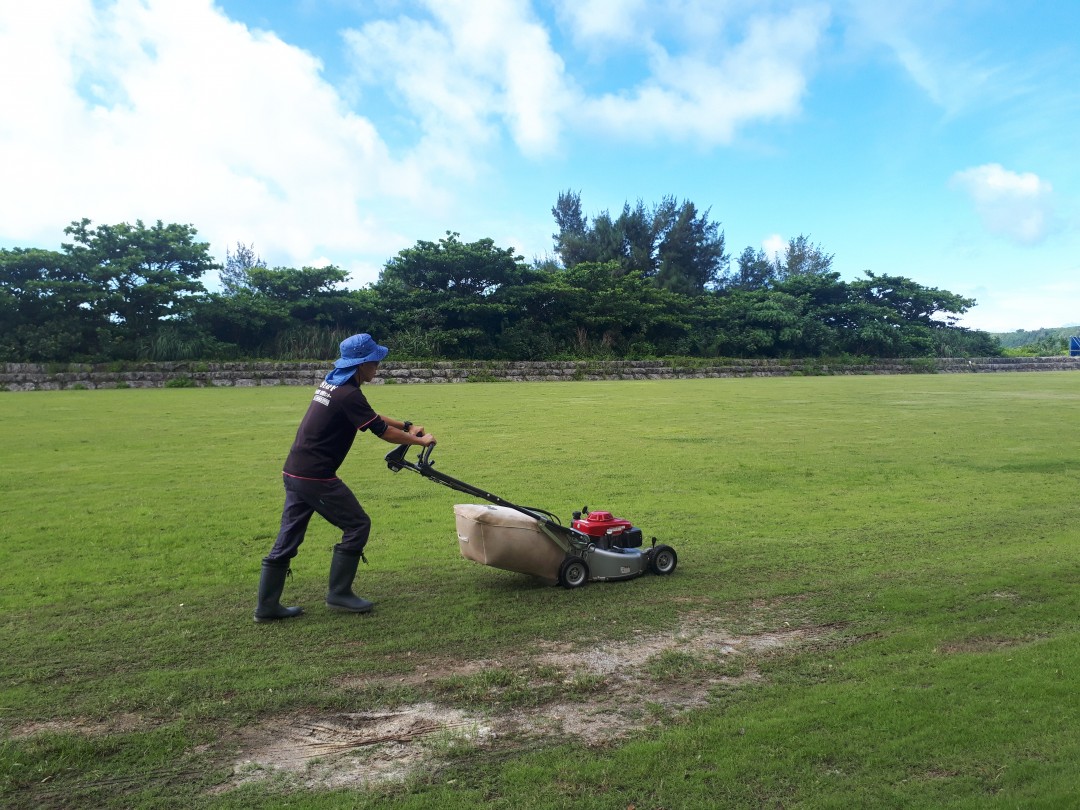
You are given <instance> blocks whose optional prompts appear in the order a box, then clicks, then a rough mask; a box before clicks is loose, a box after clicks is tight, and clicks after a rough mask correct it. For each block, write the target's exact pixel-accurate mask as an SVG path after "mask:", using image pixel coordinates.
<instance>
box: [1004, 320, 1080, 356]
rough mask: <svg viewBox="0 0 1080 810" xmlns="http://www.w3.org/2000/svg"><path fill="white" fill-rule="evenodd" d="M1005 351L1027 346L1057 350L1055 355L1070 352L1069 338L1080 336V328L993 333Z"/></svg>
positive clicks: (1068, 327)
mask: <svg viewBox="0 0 1080 810" xmlns="http://www.w3.org/2000/svg"><path fill="white" fill-rule="evenodd" d="M991 334H992V335H993V336H994V337H996V338H997V339H998V341H999V342H1000V343H1001V347H1002V348H1003V349H1020V348H1023V347H1025V346H1040V347H1043V348H1046V349H1053V348H1057V349H1058V351H1056V352H1053V353H1054V354H1061V353H1064V352H1067V351H1068V350H1069V338H1070V337H1072V336H1073V335H1080V326H1058V327H1055V328H1053V329H1032V330H1030V331H1029V330H1027V329H1017V330H1016V331H1015V332H992V333H991Z"/></svg>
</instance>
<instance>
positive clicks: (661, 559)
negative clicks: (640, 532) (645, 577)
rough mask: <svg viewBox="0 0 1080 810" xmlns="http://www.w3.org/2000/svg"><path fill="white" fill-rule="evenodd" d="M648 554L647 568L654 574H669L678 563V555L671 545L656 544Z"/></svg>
mask: <svg viewBox="0 0 1080 810" xmlns="http://www.w3.org/2000/svg"><path fill="white" fill-rule="evenodd" d="M651 551H652V554H650V555H649V570H650V571H652V572H653V573H654V574H670V573H671V572H672V571H674V570H675V566H676V565H678V564H679V555H678V554H676V553H675V549H673V548H672V547H671V546H656V547H655V548H653V549H651Z"/></svg>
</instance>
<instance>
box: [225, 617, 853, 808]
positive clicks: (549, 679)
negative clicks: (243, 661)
mask: <svg viewBox="0 0 1080 810" xmlns="http://www.w3.org/2000/svg"><path fill="white" fill-rule="evenodd" d="M834 629H835V628H834V627H790V628H789V627H784V628H781V629H779V630H775V631H772V632H767V633H758V634H753V635H736V634H732V633H729V632H727V631H726V630H724V629H723V628H722V627H720V626H719V625H717V624H716V623H715V622H714V620H711V619H709V618H708V617H704V616H692V617H688V618H687V619H686V620H685V621H684V622H683V623H682V624H681V625H679V626H678V627H677V628H675V629H673V630H671V631H669V632H662V633H656V634H646V633H644V632H639V633H636V634H635V637H634V638H633V639H630V640H626V641H617V642H609V643H604V644H599V645H595V646H591V647H584V648H583V647H580V646H575V645H570V644H559V643H543V644H539V645H537V646H536V647H535V648H534V649H532V650H529V651H527V652H523V653H521V654H516V655H514V656H512V657H508V658H505V659H501V660H489V659H484V660H472V661H467V660H458V661H452V660H439V661H432V660H426V661H425V662H424V663H423V664H421V665H419V666H417V667H415V669H414V671H412V672H410V673H407V674H404V675H398V676H395V677H388V678H385V679H383V680H382V681H379V680H377V679H376V680H373V679H371V678H365V679H363V680H355V681H353V680H344V681H342V682H340V683H339V686H340V687H341V688H342V689H345V690H349V689H356V690H361V689H366V688H370V687H371V686H372V685H373V684H374V685H378V684H379V683H382V684H386V685H391V684H400V683H405V684H409V685H412V686H415V687H418V688H419V689H420V691H421V692H422V693H424V694H430V695H433V696H438V699H436V698H435V697H433V698H432V699H431V700H429V701H427V702H423V703H418V704H413V705H407V706H399V707H396V708H394V709H392V710H387V711H383V712H372V713H343V714H325V715H300V716H295V717H292V718H287V719H278V720H275V721H272V722H270V723H268V724H266V725H265V726H262V727H256V728H254V729H250V730H249V731H247V732H246V733H245V734H244V735H243V738H242V739H241V740H240V749H241V751H242V753H241V755H240V756H239V757H238V758H237V759H236V761H235V763H234V777H233V779H232V781H231V782H230V783H229V784H227V785H223V786H221V790H228V789H229V788H230V787H233V786H235V785H238V784H242V783H244V782H247V781H251V780H255V779H264V778H268V777H269V778H276V779H285V780H287V781H289V782H291V783H295V784H299V785H303V786H307V787H321V788H338V787H344V786H357V785H364V784H372V783H378V782H383V781H387V780H401V779H404V778H406V777H407V776H408V775H409V774H410V773H412V772H414V771H415V770H416V769H419V768H425V769H428V770H430V769H432V768H435V767H438V766H439V765H440V764H441V763H442V762H444V761H445V760H446V759H447V758H448V757H450V756H452V755H453V754H455V753H458V752H460V751H461V750H469V751H480V750H496V751H497V750H498V749H499V748H500V746H503V745H504V744H507V742H508V741H510V742H520V741H522V740H523V739H526V740H529V739H533V740H543V739H545V738H548V737H551V738H553V739H560V740H566V739H567V738H571V739H576V740H578V741H579V742H581V743H583V744H585V745H589V746H596V745H606V744H610V743H611V742H613V741H617V740H619V739H621V738H623V737H626V736H627V735H629V734H632V733H634V732H637V731H639V730H641V729H643V728H646V727H648V726H650V725H655V724H658V723H665V722H670V721H671V720H672V719H674V718H675V717H677V716H678V715H679V714H680V713H682V712H685V711H687V710H690V709H694V708H700V707H703V706H705V705H707V704H708V702H709V696H710V694H711V693H712V692H713V691H714V690H716V689H718V688H719V689H722V688H728V687H729V688H738V687H740V686H743V685H746V684H750V683H754V682H757V681H760V680H762V676H761V674H760V672H759V671H758V668H757V662H758V661H759V660H760V659H761V658H762V657H764V656H768V655H770V654H774V653H775V652H776V651H778V650H781V649H783V648H787V647H791V646H793V645H799V644H804V643H808V642H810V641H814V640H817V639H820V638H822V637H824V636H825V635H828V634H829V633H830V632H832V631H833V630H834ZM446 683H452V684H454V685H455V686H457V687H460V690H459V691H458V692H453V691H450V692H447V691H446V690H445V689H444V688H442V687H441V685H445V684H446ZM523 685H524V688H522V687H523ZM512 688H516V689H517V691H516V692H513V694H512V695H510V693H511V689H512ZM523 694H525V695H527V696H528V697H527V698H525V699H522V698H521V695H523ZM461 695H467V699H465V700H464V702H465V706H460V705H457V706H455V705H447V704H454V703H455V702H460V701H457V700H456V699H455V696H458V697H460V696H461ZM508 695H510V696H509V697H508ZM514 695H516V696H518V697H517V699H514V698H513V696H514ZM537 696H539V698H538V699H532V698H537Z"/></svg>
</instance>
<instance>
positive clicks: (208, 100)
mask: <svg viewBox="0 0 1080 810" xmlns="http://www.w3.org/2000/svg"><path fill="white" fill-rule="evenodd" d="M1078 31H1080V2H1076V0H1056V1H1055V0H1044V1H1043V2H1023V0H952V1H950V0H938V1H936V2H933V1H932V0H821V2H817V1H816V0H806V1H805V2H803V1H802V0H776V1H775V2H770V0H426V1H425V0H278V1H277V2H274V1H273V0H218V2H212V1H211V0H34V2H30V1H29V0H0V247H6V248H11V247H41V248H48V249H59V247H60V243H61V242H63V241H64V240H65V238H66V237H65V236H64V233H63V229H64V227H65V226H67V225H68V224H69V223H70V222H71V221H72V220H77V219H81V218H83V217H88V218H90V219H91V220H92V221H93V222H94V224H117V223H120V222H132V223H134V222H135V221H136V220H137V219H141V220H143V221H144V222H147V223H152V222H155V221H157V220H163V221H164V222H167V223H168V222H181V223H187V224H191V225H193V226H194V227H195V228H196V229H197V230H198V233H199V238H200V239H201V240H204V241H206V242H209V243H210V246H211V253H212V254H213V255H214V256H215V257H216V258H217V260H218V261H224V259H225V256H226V251H227V250H230V249H231V250H233V251H234V252H235V247H236V245H237V244H238V243H239V244H244V245H248V246H253V247H254V250H255V252H256V253H257V254H258V255H259V256H260V257H262V258H263V259H264V260H265V261H266V262H267V263H268V264H269V265H270V266H271V267H273V266H287V267H301V266H323V265H325V264H328V263H332V264H335V265H337V266H339V267H342V268H343V269H345V270H347V271H348V272H349V273H350V282H349V286H350V287H362V286H365V285H367V284H370V283H371V282H373V281H375V280H376V279H377V278H378V276H379V272H380V270H381V269H382V267H383V266H384V264H385V263H386V261H387V260H388V259H390V258H391V257H393V256H394V255H395V254H396V253H397V252H398V251H400V250H402V249H404V248H407V247H411V246H413V245H415V244H416V242H417V241H418V240H425V241H437V240H438V239H439V238H441V237H442V236H444V235H445V234H446V232H447V231H453V232H457V233H459V234H460V235H461V239H462V240H464V241H469V242H471V241H475V240H478V239H483V238H491V239H493V240H494V241H495V243H496V245H497V246H498V247H504V248H505V247H513V248H515V249H516V250H517V251H518V252H519V253H520V254H521V255H522V256H524V257H525V259H526V260H530V261H531V260H533V259H544V258H548V257H551V256H552V252H553V248H552V234H553V233H554V231H555V223H554V219H553V217H552V213H551V208H552V206H553V205H554V204H555V201H556V200H557V198H558V196H559V193H560V192H563V191H566V190H572V191H574V192H577V193H580V197H581V203H582V207H583V210H584V212H585V213H586V214H587V215H589V216H590V217H592V216H593V215H596V214H598V213H600V212H602V211H610V212H611V213H612V214H613V215H617V214H618V213H619V212H620V211H621V210H622V207H623V205H624V203H627V202H629V203H630V204H631V205H634V204H635V203H636V202H637V201H638V200H639V199H640V200H643V201H644V202H645V204H646V206H651V205H652V204H654V203H658V202H659V201H660V200H661V199H662V198H664V197H666V196H673V197H675V198H676V199H678V200H680V201H683V200H690V201H692V202H693V203H694V204H695V206H697V207H698V209H700V210H706V209H707V210H708V211H709V218H710V220H711V221H713V222H717V223H719V227H720V230H722V231H723V233H724V236H725V241H726V245H727V249H728V252H729V253H730V255H731V256H732V260H733V263H734V259H735V258H737V257H738V255H739V254H740V253H742V251H743V250H744V248H746V247H751V248H753V249H754V250H757V249H758V248H762V249H765V250H766V251H773V250H775V249H777V247H779V246H782V245H784V244H786V243H787V241H788V240H789V239H792V238H794V237H797V236H799V235H806V236H808V237H809V239H810V241H811V242H812V243H814V244H816V245H819V246H820V248H821V249H822V250H823V251H824V252H826V253H831V254H833V255H834V259H833V269H835V270H837V271H838V272H840V274H841V276H842V277H843V278H844V279H845V280H854V279H856V278H860V277H863V274H864V272H865V271H871V272H873V273H875V274H889V275H900V276H905V277H907V278H910V279H914V280H915V281H916V282H918V283H920V284H922V285H924V286H928V287H937V288H940V289H944V290H948V291H950V292H953V293H957V294H959V295H962V296H965V297H970V298H974V299H975V300H976V302H977V303H976V305H975V306H974V307H973V308H972V309H971V310H970V311H969V312H968V313H967V314H966V315H965V316H964V317H963V318H962V320H961V324H962V325H964V326H968V327H971V328H974V329H985V330H988V331H992V332H998V331H1011V330H1014V329H1028V330H1033V329H1039V328H1042V327H1057V326H1066V325H1073V324H1080V154H1078V152H1080V150H1078V147H1080V36H1077V32H1078ZM204 282H205V283H206V285H207V287H208V288H211V289H213V288H216V286H217V279H216V278H205V279H204Z"/></svg>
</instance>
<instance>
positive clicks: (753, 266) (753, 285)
mask: <svg viewBox="0 0 1080 810" xmlns="http://www.w3.org/2000/svg"><path fill="white" fill-rule="evenodd" d="M738 265H739V270H738V273H737V274H736V275H735V276H734V277H733V278H731V279H730V280H729V284H728V286H731V287H734V288H736V289H740V290H763V289H765V288H766V287H769V286H771V285H772V284H773V282H775V281H776V265H775V264H774V263H773V262H772V261H770V260H769V257H768V256H767V255H765V251H764V250H762V249H761V248H758V249H757V251H756V252H755V251H754V249H753V248H752V247H748V248H746V249H745V250H744V251H743V252H742V253H741V254H740V255H739V260H738Z"/></svg>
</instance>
